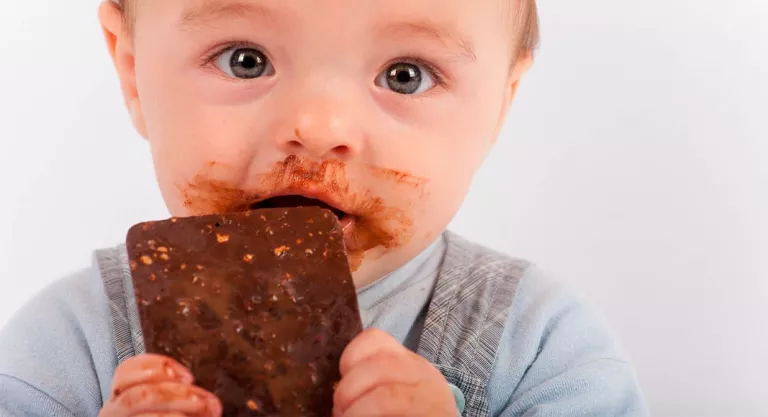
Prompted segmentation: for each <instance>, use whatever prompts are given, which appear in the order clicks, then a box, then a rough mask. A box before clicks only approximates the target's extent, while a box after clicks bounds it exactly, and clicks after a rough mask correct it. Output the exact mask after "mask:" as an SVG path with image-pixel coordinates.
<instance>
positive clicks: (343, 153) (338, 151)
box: [331, 145, 352, 158]
mask: <svg viewBox="0 0 768 417" xmlns="http://www.w3.org/2000/svg"><path fill="white" fill-rule="evenodd" d="M351 152H352V149H350V148H349V146H347V145H339V146H336V147H335V148H333V149H332V150H331V153H333V154H334V155H336V156H339V157H342V158H344V157H347V156H349V154H350V153H351Z"/></svg>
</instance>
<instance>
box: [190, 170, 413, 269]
mask: <svg viewBox="0 0 768 417" xmlns="http://www.w3.org/2000/svg"><path fill="white" fill-rule="evenodd" d="M214 167H222V165H221V164H216V163H209V164H207V167H206V169H204V170H202V171H201V173H199V174H198V175H197V176H196V177H195V178H194V179H193V180H192V181H190V182H189V183H187V184H184V185H183V186H181V187H179V188H180V192H181V193H182V196H183V198H184V205H185V207H186V208H187V210H188V211H189V212H190V213H191V214H193V215H207V214H221V213H233V212H241V211H245V210H248V209H252V208H258V204H259V203H260V202H262V201H263V200H265V199H268V198H270V197H275V196H281V195H300V194H303V193H310V194H318V193H321V194H324V195H326V196H327V197H328V199H330V200H332V201H334V202H338V204H337V205H338V207H335V208H336V209H339V210H341V211H343V212H345V213H346V214H347V215H349V216H353V217H354V227H352V228H351V230H349V231H348V232H347V233H345V239H344V241H345V243H346V247H347V252H348V256H349V260H350V266H351V268H352V270H353V271H355V270H357V269H358V268H359V267H360V265H361V264H362V262H363V259H364V257H365V254H366V253H367V252H369V251H370V250H372V249H374V248H378V247H383V248H385V249H393V248H397V247H401V246H403V245H405V244H407V243H408V242H409V240H410V239H411V237H412V236H413V219H412V217H411V215H410V213H409V212H408V210H407V209H408V207H403V204H400V205H388V204H387V203H386V202H385V201H384V200H383V198H382V197H379V196H376V195H374V194H373V193H372V192H371V191H370V190H365V189H360V188H359V187H355V186H354V184H353V183H352V182H351V181H350V180H349V178H348V175H347V173H348V165H347V163H346V162H344V161H339V160H326V161H314V160H308V159H303V158H299V157H296V156H289V157H288V158H286V159H285V160H283V161H280V162H278V163H276V164H275V165H274V166H273V167H272V169H270V170H269V171H268V172H266V173H263V174H259V175H258V178H257V181H255V183H256V185H255V186H253V187H249V188H243V187H241V186H239V185H237V184H231V183H229V182H226V181H222V180H219V179H217V178H216V176H215V175H214V172H212V168H214ZM363 171H365V172H366V174H368V175H370V179H371V180H372V181H376V182H378V183H379V184H384V185H391V187H395V188H400V189H402V191H401V192H400V193H397V194H398V195H406V196H407V195H413V196H414V198H417V197H420V196H421V195H422V193H423V186H424V184H425V183H426V180H425V179H423V178H419V177H416V176H413V175H410V174H408V173H404V172H401V171H396V170H392V169H387V168H382V167H376V166H365V169H364V170H363ZM398 191H400V190H398ZM326 203H329V204H330V202H326ZM400 203H402V201H401V202H400Z"/></svg>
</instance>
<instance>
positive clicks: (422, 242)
mask: <svg viewBox="0 0 768 417" xmlns="http://www.w3.org/2000/svg"><path fill="white" fill-rule="evenodd" d="M438 235H439V233H434V234H428V237H426V238H424V239H412V240H411V241H410V242H409V243H408V244H407V245H404V246H401V247H398V248H391V249H388V248H385V247H377V248H374V249H371V250H369V251H368V252H366V253H365V256H364V258H363V260H362V262H361V263H360V265H359V267H358V268H357V270H356V271H353V272H352V279H353V280H354V282H355V287H356V288H357V289H358V290H360V289H363V288H365V287H367V286H369V285H371V284H373V283H375V282H377V281H379V280H380V279H382V278H384V277H386V276H387V275H389V274H391V273H393V272H395V271H397V270H398V269H400V268H402V267H403V266H404V265H406V264H407V263H408V262H410V261H411V260H413V259H414V258H416V257H417V256H418V255H419V254H420V253H421V252H422V251H424V250H425V249H427V247H429V245H431V244H432V243H434V242H435V239H437V236H438ZM422 236H424V234H422Z"/></svg>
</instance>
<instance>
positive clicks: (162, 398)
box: [105, 382, 221, 417]
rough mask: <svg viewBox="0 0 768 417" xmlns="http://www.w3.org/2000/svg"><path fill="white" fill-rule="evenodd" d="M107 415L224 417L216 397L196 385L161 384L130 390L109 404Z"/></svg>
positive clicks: (145, 385)
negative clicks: (156, 414) (158, 414)
mask: <svg viewBox="0 0 768 417" xmlns="http://www.w3.org/2000/svg"><path fill="white" fill-rule="evenodd" d="M106 409H108V410H106ZM105 411H109V412H110V413H114V415H116V416H135V415H141V414H142V413H182V414H184V415H187V416H189V415H194V416H206V417H207V416H220V415H221V402H220V401H219V399H218V398H216V397H215V396H214V395H213V394H210V393H208V392H207V391H205V390H203V389H202V388H199V387H196V386H194V385H186V384H180V383H178V382H159V383H153V384H144V385H138V386H135V387H132V388H129V389H127V390H126V391H125V392H123V393H122V394H120V396H118V397H116V398H114V399H112V400H111V401H110V402H109V403H107V407H105ZM105 415H113V414H108V413H105Z"/></svg>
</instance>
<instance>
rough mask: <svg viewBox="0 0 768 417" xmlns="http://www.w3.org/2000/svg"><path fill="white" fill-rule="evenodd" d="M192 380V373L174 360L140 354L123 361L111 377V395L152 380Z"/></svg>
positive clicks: (114, 395)
mask: <svg viewBox="0 0 768 417" xmlns="http://www.w3.org/2000/svg"><path fill="white" fill-rule="evenodd" d="M172 381H175V382H180V383H185V384H191V383H192V382H194V377H193V376H192V373H191V372H190V371H189V370H188V369H187V368H185V367H184V366H182V365H181V364H180V363H178V362H176V361H175V360H173V359H171V358H169V357H166V356H160V355H151V354H147V355H140V356H136V357H133V358H131V359H129V360H127V361H125V362H124V363H123V364H122V365H120V367H118V368H117V370H116V371H115V377H114V378H113V379H112V397H113V398H114V397H117V396H119V395H120V394H121V393H122V392H124V391H126V390H128V389H130V388H131V387H134V386H137V385H141V384H147V383H154V382H172Z"/></svg>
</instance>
